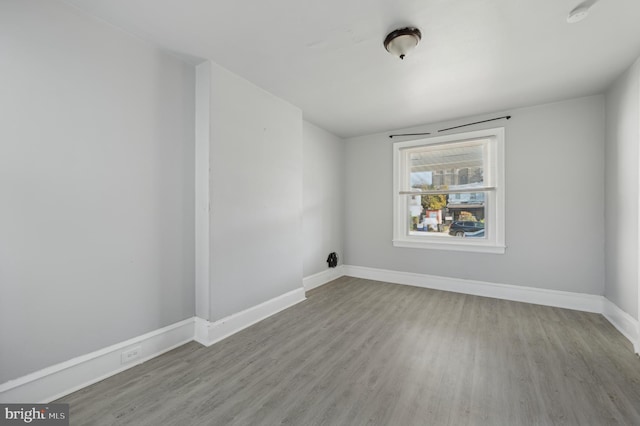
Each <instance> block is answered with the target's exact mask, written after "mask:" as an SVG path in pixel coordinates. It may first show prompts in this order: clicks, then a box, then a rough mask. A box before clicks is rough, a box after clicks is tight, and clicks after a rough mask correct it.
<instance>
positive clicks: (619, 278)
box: [605, 61, 640, 318]
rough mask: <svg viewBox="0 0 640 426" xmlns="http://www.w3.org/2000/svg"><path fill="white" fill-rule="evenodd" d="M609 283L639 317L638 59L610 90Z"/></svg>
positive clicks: (614, 297)
mask: <svg viewBox="0 0 640 426" xmlns="http://www.w3.org/2000/svg"><path fill="white" fill-rule="evenodd" d="M606 107H607V108H606V111H607V120H606V129H607V133H606V141H607V142H606V164H605V171H606V187H605V188H606V190H605V194H606V197H605V206H606V218H607V222H606V225H607V226H606V251H605V253H606V261H605V265H606V268H605V270H606V286H605V295H606V297H607V298H608V299H609V300H611V301H612V302H613V303H615V304H616V305H618V306H619V307H620V308H621V309H622V310H623V311H625V312H627V313H628V314H630V315H631V316H633V317H634V318H640V317H639V316H638V315H639V314H638V255H639V253H638V231H639V230H638V221H639V220H640V216H639V212H638V191H639V190H640V188H639V187H638V178H639V176H638V167H639V166H640V158H639V155H640V153H639V150H638V145H639V144H640V61H636V63H635V64H633V66H632V67H631V68H629V69H628V70H627V71H626V72H625V73H624V74H623V75H621V76H620V77H619V78H618V79H617V80H616V82H615V83H614V84H613V85H612V86H611V87H610V88H609V90H608V91H607V94H606Z"/></svg>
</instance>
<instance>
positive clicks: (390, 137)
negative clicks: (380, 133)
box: [389, 115, 511, 139]
mask: <svg viewBox="0 0 640 426" xmlns="http://www.w3.org/2000/svg"><path fill="white" fill-rule="evenodd" d="M510 118H511V116H510V115H505V116H503V117H497V118H490V119H488V120H482V121H474V122H473V123H468V124H461V125H460V126H455V127H448V128H446V129H441V130H438V133H439V132H445V131H447V130H453V129H459V128H460V127H467V126H473V125H474V124H480V123H487V122H489V121H496V120H502V119H507V120H508V119H510ZM430 134H431V133H428V132H426V133H401V134H398V135H389V139H393V138H394V137H398V136H423V135H430Z"/></svg>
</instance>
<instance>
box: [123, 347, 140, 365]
mask: <svg viewBox="0 0 640 426" xmlns="http://www.w3.org/2000/svg"><path fill="white" fill-rule="evenodd" d="M141 352H142V346H135V347H133V348H131V349H127V350H126V351H122V354H121V355H120V363H121V364H127V363H129V362H131V361H133V360H136V359H138V358H140V353H141Z"/></svg>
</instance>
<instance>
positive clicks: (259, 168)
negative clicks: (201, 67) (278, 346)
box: [209, 63, 302, 321]
mask: <svg viewBox="0 0 640 426" xmlns="http://www.w3.org/2000/svg"><path fill="white" fill-rule="evenodd" d="M210 126H211V135H210V137H211V145H210V167H211V175H210V201H211V213H210V217H211V220H210V235H211V237H210V242H211V253H210V256H211V262H210V282H211V287H210V298H211V299H210V302H211V303H210V318H209V319H210V320H211V321H215V320H218V319H220V318H223V317H225V316H228V315H231V314H234V313H237V312H240V311H242V310H245V309H247V308H250V307H253V306H255V305H258V304H260V303H262V302H265V301H267V300H269V299H272V298H274V297H277V296H280V295H282V294H284V293H287V292H289V291H291V290H295V289H297V288H302V112H301V111H300V110H299V109H298V108H296V107H294V106H293V105H291V104H289V103H287V102H285V101H283V100H281V99H279V98H277V97H275V96H273V95H271V94H270V93H268V92H265V91H264V90H262V89H260V88H258V87H257V86H255V85H253V84H252V83H249V82H248V81H246V80H244V79H242V78H240V77H238V76H237V75H235V74H233V73H231V72H229V71H227V70H225V69H224V68H222V67H220V66H218V65H216V64H214V63H211V122H210Z"/></svg>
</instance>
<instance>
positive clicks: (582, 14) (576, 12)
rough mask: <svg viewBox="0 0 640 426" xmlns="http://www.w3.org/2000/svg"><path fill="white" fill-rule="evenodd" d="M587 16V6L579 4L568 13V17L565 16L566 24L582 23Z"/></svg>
mask: <svg viewBox="0 0 640 426" xmlns="http://www.w3.org/2000/svg"><path fill="white" fill-rule="evenodd" d="M588 14H589V6H586V5H585V4H581V5H579V6H578V7H576V8H575V9H573V10H572V11H571V12H569V16H567V22H568V23H570V24H575V23H576V22H580V21H582V20H583V19H584V18H586V17H587V15H588Z"/></svg>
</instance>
